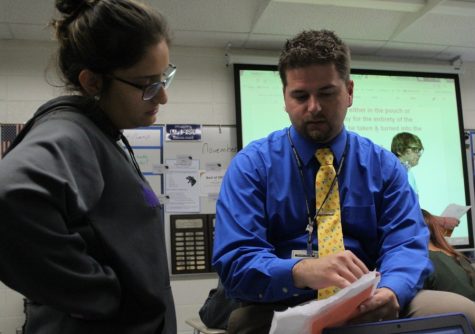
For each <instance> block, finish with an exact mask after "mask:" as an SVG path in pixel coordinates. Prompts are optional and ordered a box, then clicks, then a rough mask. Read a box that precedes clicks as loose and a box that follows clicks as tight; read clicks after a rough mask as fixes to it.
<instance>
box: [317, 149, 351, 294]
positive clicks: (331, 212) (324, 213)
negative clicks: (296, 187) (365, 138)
mask: <svg viewBox="0 0 475 334" xmlns="http://www.w3.org/2000/svg"><path fill="white" fill-rule="evenodd" d="M315 157H316V158H317V160H318V162H319V163H320V168H319V169H318V172H317V177H316V179H315V193H316V197H317V200H316V202H317V203H316V204H317V208H316V209H317V211H318V209H320V211H319V212H318V215H317V226H318V228H317V234H318V257H319V258H322V257H324V256H327V255H330V254H334V253H338V252H341V251H343V250H345V246H344V245H343V232H342V230H341V214H340V194H339V192H338V180H335V185H334V186H333V189H331V184H332V182H333V179H335V178H336V171H335V168H334V167H333V153H332V151H331V150H330V149H329V148H321V149H318V150H317V152H316V153H315ZM329 191H331V193H330V194H329V193H328V192H329ZM327 194H328V198H327V199H326V201H325V197H327ZM324 201H325V203H323V202H324ZM337 291H338V288H337V287H334V286H331V287H328V288H325V289H320V290H318V299H325V298H327V297H330V296H331V295H333V294H335V293H336V292H337Z"/></svg>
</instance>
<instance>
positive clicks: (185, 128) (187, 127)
mask: <svg viewBox="0 0 475 334" xmlns="http://www.w3.org/2000/svg"><path fill="white" fill-rule="evenodd" d="M201 133H202V132H201V124H167V125H166V137H165V138H166V140H167V141H190V140H191V141H200V140H201Z"/></svg>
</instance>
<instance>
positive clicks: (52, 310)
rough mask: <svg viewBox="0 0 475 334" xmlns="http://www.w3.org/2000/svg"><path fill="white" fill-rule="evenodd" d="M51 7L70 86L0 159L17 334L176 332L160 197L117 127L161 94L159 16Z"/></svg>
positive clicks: (3, 229)
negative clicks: (18, 305)
mask: <svg viewBox="0 0 475 334" xmlns="http://www.w3.org/2000/svg"><path fill="white" fill-rule="evenodd" d="M56 9H57V10H58V17H57V18H55V19H53V20H52V26H53V28H54V29H55V32H56V36H57V39H58V46H59V48H58V54H57V61H58V67H59V70H60V71H59V72H60V74H61V75H62V78H63V80H64V82H65V87H66V88H68V90H69V91H70V92H71V93H72V94H69V95H65V96H61V97H58V98H55V99H53V100H51V101H49V102H47V103H45V104H44V105H43V106H41V107H40V108H39V109H38V111H37V112H36V113H35V115H34V116H33V118H32V119H31V120H30V121H28V123H27V124H26V125H25V127H24V129H23V131H22V132H21V133H20V134H19V135H18V137H17V139H16V140H15V141H14V142H13V144H12V145H11V146H10V150H9V152H8V153H7V154H6V155H5V157H4V159H2V160H0V212H1V215H2V216H1V220H0V280H1V281H3V282H4V283H5V284H6V285H7V286H9V287H11V288H12V289H14V290H16V291H18V292H20V293H21V294H23V295H24V296H25V297H26V303H25V308H26V309H25V313H26V322H25V325H24V329H23V333H25V334H60V333H61V334H64V333H68V334H76V333H77V334H84V333H90V334H95V333H114V334H121V333H123V334H129V333H130V334H152V333H153V334H169V333H176V319H175V310H174V302H173V296H172V292H171V288H170V282H169V274H168V266H167V256H166V249H165V237H164V227H163V222H162V221H161V212H160V203H159V201H158V198H157V197H156V195H155V194H154V192H153V190H152V189H151V187H150V185H149V184H148V183H147V181H146V180H145V178H144V176H143V174H142V173H141V171H140V168H139V165H138V164H137V162H136V161H135V158H134V154H133V151H132V149H131V148H130V146H129V145H128V143H127V141H126V139H125V137H124V136H123V135H122V130H123V129H132V128H136V127H143V126H149V125H151V124H153V123H154V122H155V121H156V118H157V113H158V110H159V106H160V105H161V104H165V103H166V102H167V98H168V97H167V91H166V89H167V87H168V86H169V85H170V82H171V81H172V79H173V76H174V74H175V72H176V67H175V66H174V65H171V64H170V60H169V50H168V46H169V43H170V38H169V31H168V27H167V24H166V22H165V19H164V17H163V16H162V15H161V14H160V13H158V12H156V11H154V10H152V9H151V8H150V7H146V6H144V5H143V4H141V3H138V2H136V1H134V0H56ZM121 141H122V143H121ZM124 146H125V147H126V148H127V149H126V150H124V149H123V147H124Z"/></svg>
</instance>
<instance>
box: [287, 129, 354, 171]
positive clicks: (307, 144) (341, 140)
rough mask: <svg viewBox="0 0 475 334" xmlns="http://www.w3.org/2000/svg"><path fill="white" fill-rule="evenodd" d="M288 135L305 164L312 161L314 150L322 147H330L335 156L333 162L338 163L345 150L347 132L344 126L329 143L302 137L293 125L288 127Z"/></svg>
mask: <svg viewBox="0 0 475 334" xmlns="http://www.w3.org/2000/svg"><path fill="white" fill-rule="evenodd" d="M289 131H290V136H291V138H292V140H293V142H294V145H295V148H296V150H297V152H298V154H299V155H300V158H301V159H302V163H303V164H304V165H305V166H306V165H308V164H309V163H310V162H311V161H313V158H314V155H315V151H316V150H317V149H319V148H322V147H330V149H331V150H332V152H333V155H334V156H335V163H336V164H337V165H338V164H340V161H341V158H342V155H343V152H344V151H345V146H346V141H347V137H348V132H347V131H346V129H345V127H344V126H343V129H342V130H341V132H340V133H339V134H338V135H337V136H336V137H335V138H334V139H333V140H332V141H331V142H329V143H325V144H322V143H317V142H315V141H313V140H311V139H307V138H304V137H302V136H301V135H300V134H299V133H298V132H297V131H296V130H295V128H294V127H293V126H291V127H290V130H289Z"/></svg>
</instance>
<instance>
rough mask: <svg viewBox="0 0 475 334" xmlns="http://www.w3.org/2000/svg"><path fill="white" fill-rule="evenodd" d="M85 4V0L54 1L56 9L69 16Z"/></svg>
mask: <svg viewBox="0 0 475 334" xmlns="http://www.w3.org/2000/svg"><path fill="white" fill-rule="evenodd" d="M86 3H87V0H56V9H57V10H59V11H60V12H61V13H63V14H66V15H71V14H73V13H74V12H75V11H76V10H78V9H79V8H80V7H82V6H83V5H85V4H86Z"/></svg>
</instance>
